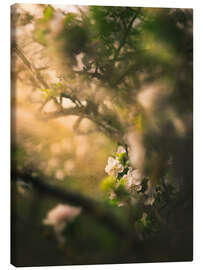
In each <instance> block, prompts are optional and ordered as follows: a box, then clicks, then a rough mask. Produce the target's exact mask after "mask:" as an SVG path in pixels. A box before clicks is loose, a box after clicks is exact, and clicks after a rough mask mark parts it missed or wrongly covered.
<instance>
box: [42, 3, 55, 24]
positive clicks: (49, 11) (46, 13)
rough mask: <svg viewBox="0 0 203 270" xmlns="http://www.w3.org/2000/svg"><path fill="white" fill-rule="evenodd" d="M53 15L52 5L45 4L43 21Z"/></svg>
mask: <svg viewBox="0 0 203 270" xmlns="http://www.w3.org/2000/svg"><path fill="white" fill-rule="evenodd" d="M53 15H54V9H53V7H52V6H50V5H49V6H47V7H46V8H45V9H44V21H46V22H47V21H49V20H51V19H52V17H53Z"/></svg>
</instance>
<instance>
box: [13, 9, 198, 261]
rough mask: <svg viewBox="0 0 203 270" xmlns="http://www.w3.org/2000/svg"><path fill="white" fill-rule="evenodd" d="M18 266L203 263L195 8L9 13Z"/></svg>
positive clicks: (22, 11)
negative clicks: (196, 242)
mask: <svg viewBox="0 0 203 270" xmlns="http://www.w3.org/2000/svg"><path fill="white" fill-rule="evenodd" d="M11 111H12V113H11V116H12V119H11V263H12V264H13V265H15V266H56V265H88V264H122V263H152V262H175V261H191V260H192V259H193V11H192V9H184V8H172V7H171V8H150V7H125V6H120V7H119V6H116V7H114V6H74V5H73V6H70V5H49V4H15V5H13V6H12V7H11Z"/></svg>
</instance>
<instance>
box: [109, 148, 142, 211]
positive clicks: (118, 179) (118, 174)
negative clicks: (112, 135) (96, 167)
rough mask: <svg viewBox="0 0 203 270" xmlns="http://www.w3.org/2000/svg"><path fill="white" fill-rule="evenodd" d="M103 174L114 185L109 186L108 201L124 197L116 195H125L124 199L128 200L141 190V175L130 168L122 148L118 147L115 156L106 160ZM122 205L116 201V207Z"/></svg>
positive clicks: (136, 170) (126, 155) (121, 202)
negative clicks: (106, 175) (104, 173)
mask: <svg viewBox="0 0 203 270" xmlns="http://www.w3.org/2000/svg"><path fill="white" fill-rule="evenodd" d="M105 172H106V173H107V174H108V175H109V177H108V178H107V179H108V181H112V182H113V181H114V180H115V185H114V186H112V185H111V187H112V188H111V192H110V196H109V199H110V200H114V199H116V198H117V199H118V197H124V196H118V193H122V195H124V194H125V195H126V196H125V198H126V199H127V200H129V199H130V198H131V197H132V196H134V195H135V193H137V192H140V191H141V190H142V179H143V177H142V174H141V172H140V171H139V170H138V169H133V168H132V167H131V166H130V162H129V159H128V153H127V150H126V149H125V148H124V147H123V146H119V147H118V149H117V151H116V153H115V155H114V156H111V157H109V158H108V162H107V165H106V167H105ZM107 179H106V180H107ZM122 199H123V198H122ZM124 204H125V203H124V202H123V200H122V201H118V204H117V205H118V206H123V205H124Z"/></svg>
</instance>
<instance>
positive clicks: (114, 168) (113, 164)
mask: <svg viewBox="0 0 203 270" xmlns="http://www.w3.org/2000/svg"><path fill="white" fill-rule="evenodd" d="M123 169H124V167H123V165H122V164H121V163H120V162H119V160H118V159H117V158H113V157H109V158H108V163H107V165H106V167H105V172H106V173H108V174H109V175H112V176H115V177H117V175H118V173H121V172H122V171H123Z"/></svg>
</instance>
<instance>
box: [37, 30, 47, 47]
mask: <svg viewBox="0 0 203 270" xmlns="http://www.w3.org/2000/svg"><path fill="white" fill-rule="evenodd" d="M45 34H46V30H43V29H37V30H36V31H35V32H34V39H35V41H37V42H38V43H40V44H41V45H43V46H46V45H47V40H46V37H45Z"/></svg>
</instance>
